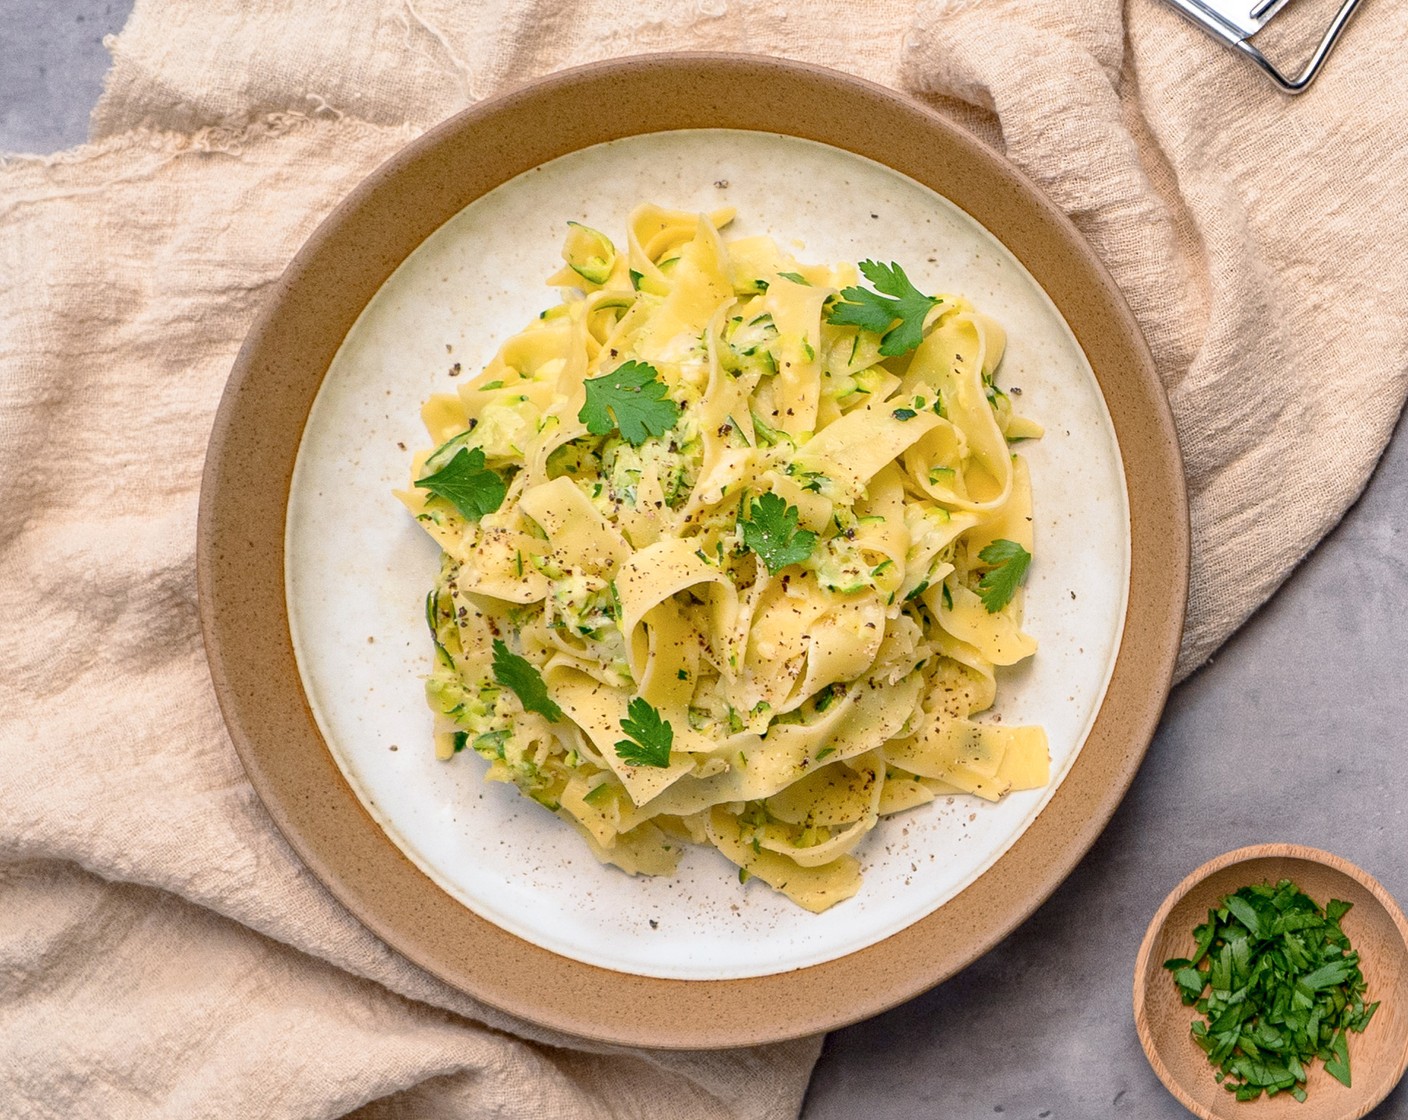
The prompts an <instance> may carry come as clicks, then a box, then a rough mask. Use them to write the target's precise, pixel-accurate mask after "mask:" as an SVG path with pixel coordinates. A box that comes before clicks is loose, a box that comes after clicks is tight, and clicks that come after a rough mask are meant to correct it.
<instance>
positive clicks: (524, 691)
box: [494, 638, 562, 722]
mask: <svg viewBox="0 0 1408 1120" xmlns="http://www.w3.org/2000/svg"><path fill="white" fill-rule="evenodd" d="M494 679H495V680H496V681H498V682H499V683H500V684H501V685H503V686H504V687H505V688H507V689H511V690H512V691H513V694H514V695H515V696H517V697H518V700H519V703H521V704H522V705H523V710H524V711H525V712H537V713H538V714H539V715H540V716H546V717H547V718H548V719H550V720H553V721H554V722H556V721H557V720H560V719H561V718H562V709H561V708H559V707H558V706H557V704H556V703H555V702H554V701H553V699H552V697H551V696H549V695H548V688H547V685H545V684H544V683H543V677H542V674H541V673H539V672H538V670H537V669H535V668H533V666H532V665H531V664H530V663H529V662H528V660H527V658H523V657H519V656H518V654H516V653H513V652H512V651H511V650H510V649H509V648H508V646H506V645H504V643H503V641H502V640H501V639H499V638H495V639H494Z"/></svg>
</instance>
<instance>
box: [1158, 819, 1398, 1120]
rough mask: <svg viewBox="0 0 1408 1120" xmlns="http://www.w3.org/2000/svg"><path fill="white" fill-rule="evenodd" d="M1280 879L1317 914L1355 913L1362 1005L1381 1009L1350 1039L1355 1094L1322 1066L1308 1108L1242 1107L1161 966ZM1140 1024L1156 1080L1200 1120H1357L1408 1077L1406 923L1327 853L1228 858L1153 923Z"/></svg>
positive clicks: (1175, 897) (1261, 848)
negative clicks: (1196, 932) (1241, 896)
mask: <svg viewBox="0 0 1408 1120" xmlns="http://www.w3.org/2000/svg"><path fill="white" fill-rule="evenodd" d="M1282 879H1289V880H1291V882H1293V883H1295V884H1296V886H1298V887H1299V888H1300V889H1301V890H1303V891H1304V892H1305V893H1306V894H1308V895H1309V896H1310V897H1311V898H1313V899H1314V900H1315V901H1316V902H1318V903H1319V904H1320V905H1321V906H1324V905H1325V904H1326V903H1327V902H1329V901H1330V900H1331V899H1333V898H1337V899H1340V900H1341V901H1343V902H1349V903H1352V904H1353V909H1352V910H1350V911H1349V913H1347V914H1346V915H1345V916H1344V918H1343V919H1342V920H1341V923H1340V925H1341V928H1342V929H1343V930H1344V932H1345V935H1346V936H1347V937H1348V938H1349V940H1350V944H1352V945H1353V946H1354V948H1355V949H1356V950H1357V951H1358V952H1359V955H1360V971H1362V972H1363V974H1364V981H1365V984H1366V985H1367V987H1368V991H1367V995H1366V998H1367V999H1368V1000H1369V1001H1370V1002H1372V1001H1374V1000H1380V1001H1381V1003H1380V1006H1379V1010H1378V1011H1377V1012H1376V1013H1375V1014H1374V1018H1373V1019H1372V1020H1371V1021H1370V1023H1369V1025H1368V1027H1366V1028H1365V1030H1364V1033H1363V1034H1350V1036H1349V1062H1350V1072H1351V1075H1352V1076H1351V1082H1352V1083H1351V1085H1350V1086H1349V1087H1345V1086H1343V1085H1341V1084H1340V1083H1339V1082H1338V1081H1336V1080H1335V1079H1334V1078H1332V1077H1331V1076H1330V1075H1329V1074H1327V1073H1326V1072H1325V1067H1324V1064H1323V1063H1322V1062H1316V1063H1315V1064H1314V1065H1312V1066H1311V1067H1310V1068H1309V1070H1308V1076H1307V1078H1306V1084H1305V1087H1306V1100H1305V1102H1304V1103H1301V1102H1299V1101H1297V1100H1295V1098H1293V1097H1291V1096H1290V1095H1289V1094H1287V1093H1281V1094H1278V1095H1277V1096H1275V1097H1266V1096H1262V1097H1259V1098H1258V1099H1257V1100H1255V1101H1238V1100H1237V1099H1236V1098H1235V1097H1234V1096H1233V1095H1232V1094H1231V1093H1229V1092H1228V1091H1227V1090H1226V1089H1224V1088H1223V1087H1222V1086H1221V1085H1219V1084H1218V1083H1217V1082H1216V1081H1215V1080H1214V1079H1213V1068H1212V1067H1211V1066H1210V1065H1209V1064H1208V1060H1207V1055H1206V1054H1204V1053H1203V1051H1202V1050H1201V1049H1200V1048H1199V1047H1198V1046H1197V1044H1196V1043H1194V1041H1193V1039H1192V1037H1191V1036H1190V1035H1189V1030H1188V1028H1189V1024H1190V1023H1191V1022H1192V1021H1193V1018H1194V1012H1193V1009H1192V1008H1190V1007H1185V1006H1184V1005H1183V1001H1182V999H1181V998H1180V997H1179V994H1178V991H1177V989H1176V988H1175V986H1174V983H1173V980H1172V978H1171V976H1170V975H1169V973H1168V971H1167V970H1166V969H1165V968H1164V967H1163V962H1164V961H1166V960H1169V959H1170V958H1173V957H1187V956H1190V955H1191V953H1192V945H1193V927H1194V926H1196V925H1198V924H1200V923H1201V922H1203V921H1205V920H1206V919H1207V913H1208V910H1209V909H1210V908H1212V907H1214V906H1216V905H1217V904H1218V902H1219V901H1220V900H1221V899H1222V898H1224V897H1225V896H1226V895H1229V894H1231V893H1232V892H1234V891H1236V890H1238V889H1240V888H1241V887H1244V886H1248V885H1252V884H1256V883H1272V884H1274V883H1277V882H1279V881H1280V880H1282ZM1134 1022H1135V1027H1136V1028H1137V1029H1138V1031H1139V1041H1140V1042H1141V1043H1142V1044H1143V1046H1144V1053H1145V1054H1146V1055H1147V1056H1148V1058H1149V1064H1150V1065H1151V1066H1153V1068H1154V1072H1155V1073H1157V1074H1158V1075H1159V1079H1160V1080H1161V1081H1162V1082H1163V1083H1164V1085H1166V1086H1167V1087H1168V1090H1169V1092H1171V1093H1172V1094H1173V1095H1174V1096H1175V1097H1177V1098H1178V1100H1179V1101H1180V1102H1181V1103H1182V1104H1183V1105H1184V1106H1185V1107H1186V1108H1188V1109H1189V1111H1191V1112H1192V1113H1193V1114H1194V1115H1195V1116H1199V1117H1201V1118H1202V1120H1241V1118H1250V1120H1276V1118H1279V1117H1289V1116H1294V1117H1298V1118H1300V1120H1359V1118H1360V1117H1363V1116H1365V1115H1367V1114H1368V1113H1369V1111H1370V1110H1371V1109H1373V1108H1374V1107H1375V1106H1376V1105H1377V1104H1378V1103H1379V1102H1380V1101H1382V1100H1383V1099H1384V1098H1385V1097H1386V1096H1388V1094H1389V1093H1390V1092H1391V1091H1392V1090H1393V1087H1394V1086H1395V1085H1397V1084H1398V1082H1399V1081H1400V1080H1401V1079H1402V1077H1403V1073H1404V1070H1405V1069H1408V922H1405V920H1404V917H1403V911H1402V910H1400V909H1399V907H1398V904H1397V903H1396V902H1394V900H1393V898H1392V897H1391V896H1390V895H1389V893H1388V892H1387V891H1385V890H1384V888H1383V887H1382V886H1380V885H1379V883H1378V881H1377V880H1376V879H1374V878H1373V876H1371V875H1369V874H1368V873H1367V872H1365V871H1362V870H1360V869H1359V868H1358V867H1355V866H1354V865H1353V864H1352V863H1349V862H1348V861H1347V860H1343V859H1341V858H1340V857H1339V856H1336V855H1332V854H1331V853H1329V852H1323V851H1319V850H1317V849H1315V848H1307V847H1304V846H1302V845H1299V844H1257V845H1254V846H1252V847H1249V848H1239V849H1238V850H1237V851H1234V852H1228V853H1226V854H1225V855H1221V856H1218V857H1217V858H1216V859H1214V860H1210V861H1208V862H1207V863H1205V864H1204V865H1203V866H1202V867H1199V868H1198V869H1197V870H1196V871H1194V872H1192V873H1191V874H1190V875H1189V876H1188V877H1187V878H1186V879H1184V880H1183V882H1181V883H1179V884H1178V886H1177V887H1175V888H1174V889H1173V891H1172V893H1170V894H1169V896H1168V898H1167V899H1165V900H1164V903H1163V905H1162V906H1161V907H1159V911H1158V913H1157V914H1155V915H1154V918H1153V920H1152V921H1151V922H1150V923H1149V930H1148V932H1147V933H1146V934H1145V936H1144V942H1143V944H1142V945H1141V946H1140V948H1139V957H1138V959H1137V961H1136V963H1135V966H1134Z"/></svg>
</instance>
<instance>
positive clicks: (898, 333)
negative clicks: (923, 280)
mask: <svg viewBox="0 0 1408 1120" xmlns="http://www.w3.org/2000/svg"><path fill="white" fill-rule="evenodd" d="M860 270H861V272H862V273H863V274H864V275H865V278H866V279H867V280H869V281H870V282H871V283H872V284H873V285H874V286H875V291H873V292H872V291H868V290H867V289H865V288H861V287H851V288H842V289H841V300H842V302H840V303H837V304H835V305H834V306H833V307H832V308H831V313H830V314H829V315H828V316H827V318H826V321H827V322H828V323H832V324H834V325H836V326H839V327H860V328H861V329H862V330H867V331H872V332H874V333H875V334H878V335H880V336H881V337H880V353H881V354H882V355H883V356H885V357H887V358H893V357H895V356H896V355H899V354H908V353H909V352H910V351H911V350H913V349H914V348H915V347H916V346H918V345H919V344H920V343H921V342H923V341H924V317H925V316H926V315H928V314H929V309H930V308H932V307H934V306H935V305H937V304H938V303H939V300H938V299H936V298H935V297H934V296H926V295H925V294H924V293H923V292H921V291H920V290H919V289H918V288H916V287H915V286H914V285H913V284H912V283H910V280H909V277H908V276H906V275H905V273H904V269H902V268H901V267H900V266H899V265H898V264H896V263H895V262H894V261H891V262H890V263H889V265H883V264H881V263H880V262H879V261H861V262H860Z"/></svg>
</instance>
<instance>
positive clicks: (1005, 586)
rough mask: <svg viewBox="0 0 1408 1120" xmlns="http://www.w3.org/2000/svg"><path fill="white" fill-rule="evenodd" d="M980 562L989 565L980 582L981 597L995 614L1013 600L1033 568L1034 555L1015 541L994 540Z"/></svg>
mask: <svg viewBox="0 0 1408 1120" xmlns="http://www.w3.org/2000/svg"><path fill="white" fill-rule="evenodd" d="M978 559H979V560H981V561H982V562H983V563H984V564H987V565H989V568H988V570H987V571H986V572H984V573H983V578H982V579H980V580H978V597H979V598H980V599H982V601H983V606H984V607H986V608H987V610H988V613H989V614H993V613H994V612H996V611H1000V610H1001V609H1002V608H1003V607H1005V606H1006V605H1007V604H1008V603H1010V602H1011V601H1012V596H1013V595H1015V594H1016V593H1017V586H1018V585H1019V584H1020V583H1021V582H1022V577H1023V576H1025V575H1026V574H1027V568H1028V567H1029V566H1030V565H1031V562H1032V554H1031V553H1030V552H1028V551H1027V550H1026V549H1025V548H1023V547H1022V546H1021V545H1019V544H1018V543H1017V542H1016V541H1009V540H995V541H993V542H992V544H990V545H988V546H987V548H985V549H983V550H982V551H981V552H980V553H978Z"/></svg>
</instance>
